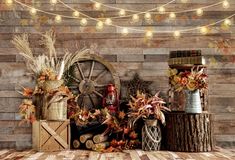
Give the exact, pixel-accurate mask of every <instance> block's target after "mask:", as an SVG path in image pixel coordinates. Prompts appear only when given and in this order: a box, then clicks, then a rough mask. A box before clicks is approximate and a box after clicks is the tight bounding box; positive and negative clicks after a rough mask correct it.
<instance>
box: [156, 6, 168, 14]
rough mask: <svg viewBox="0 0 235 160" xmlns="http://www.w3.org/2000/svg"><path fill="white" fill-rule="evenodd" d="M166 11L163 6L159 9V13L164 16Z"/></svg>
mask: <svg viewBox="0 0 235 160" xmlns="http://www.w3.org/2000/svg"><path fill="white" fill-rule="evenodd" d="M165 11H166V10H165V8H164V7H163V6H161V7H159V8H158V12H159V13H161V14H163V13H164V12H165Z"/></svg>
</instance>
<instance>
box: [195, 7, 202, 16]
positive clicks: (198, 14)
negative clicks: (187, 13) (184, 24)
mask: <svg viewBox="0 0 235 160" xmlns="http://www.w3.org/2000/svg"><path fill="white" fill-rule="evenodd" d="M196 13H197V16H202V15H203V10H202V9H201V8H198V9H197V10H196Z"/></svg>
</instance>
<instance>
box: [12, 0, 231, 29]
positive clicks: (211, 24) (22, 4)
mask: <svg viewBox="0 0 235 160" xmlns="http://www.w3.org/2000/svg"><path fill="white" fill-rule="evenodd" d="M14 1H15V2H16V3H18V4H20V5H21V6H23V7H27V8H29V9H30V8H34V7H32V6H30V5H27V4H24V3H22V2H20V1H18V0H14ZM71 8H72V7H71ZM35 9H36V10H37V11H38V12H41V13H45V14H48V15H52V16H58V15H59V16H61V17H63V18H70V19H78V17H73V16H67V15H61V14H56V13H52V12H47V11H44V10H41V9H38V8H35ZM81 14H82V15H84V16H86V17H87V18H89V19H91V20H94V21H96V22H99V19H96V18H93V17H90V16H88V15H86V14H84V13H81ZM234 16H235V13H234V14H232V15H230V16H228V17H226V18H224V19H221V20H219V21H216V22H214V23H210V24H207V25H202V26H198V27H193V28H188V29H182V30H177V31H178V32H180V33H183V32H189V31H193V30H198V29H200V28H202V27H210V26H214V25H216V24H220V23H222V22H224V20H226V19H230V18H232V17H234ZM111 26H114V27H117V28H120V29H123V28H127V27H124V26H119V25H114V24H111ZM128 30H132V31H137V32H141V33H143V32H144V33H145V32H146V30H144V29H137V28H133V27H128ZM152 32H153V33H174V32H175V30H164V31H156V30H154V31H152Z"/></svg>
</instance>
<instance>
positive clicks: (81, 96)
mask: <svg viewBox="0 0 235 160" xmlns="http://www.w3.org/2000/svg"><path fill="white" fill-rule="evenodd" d="M84 96H85V95H83V94H82V95H80V96H79V99H80V100H81V103H80V106H81V107H83V104H84V103H83V101H84Z"/></svg>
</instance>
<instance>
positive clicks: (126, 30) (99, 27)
mask: <svg viewBox="0 0 235 160" xmlns="http://www.w3.org/2000/svg"><path fill="white" fill-rule="evenodd" d="M7 1H8V2H9V1H10V0H7ZM14 1H15V2H16V3H17V4H20V5H21V6H23V7H26V8H28V9H29V13H30V14H31V15H36V14H37V12H42V13H45V14H48V15H51V16H54V18H55V22H56V23H60V22H61V21H62V17H63V18H73V19H80V24H81V25H82V26H86V25H87V23H88V22H87V19H86V18H89V19H91V20H94V21H96V22H97V24H96V29H97V30H102V29H103V27H104V23H103V21H101V20H100V19H97V18H93V17H91V16H89V15H86V14H84V13H81V14H82V15H84V16H85V17H86V18H80V17H79V14H80V12H79V11H77V10H75V9H74V8H72V7H70V6H69V5H67V4H65V3H64V5H66V6H67V7H70V9H72V10H73V11H74V12H73V15H72V16H67V15H61V14H56V13H53V12H48V11H44V10H41V9H38V8H34V7H33V6H30V5H27V4H25V3H22V2H20V1H18V0H14ZM51 1H53V0H51ZM62 3H63V2H62ZM7 4H8V5H9V4H10V3H7ZM234 16H235V13H234V14H232V15H230V16H228V17H226V18H224V19H221V20H219V21H216V22H214V23H210V24H207V25H202V26H198V27H193V28H188V29H182V30H164V31H157V30H154V31H151V30H147V31H146V30H143V29H139V28H133V27H124V26H119V25H115V24H112V23H109V24H108V23H106V22H105V24H106V25H110V26H114V27H117V28H119V29H121V30H122V34H123V35H127V34H128V33H129V30H132V31H138V32H141V33H145V36H146V38H149V39H151V38H152V37H153V34H154V33H171V34H173V36H174V37H175V38H179V37H180V36H181V33H184V32H189V31H193V30H199V31H200V33H201V34H207V33H208V27H210V26H214V25H216V24H219V23H222V22H223V23H224V24H225V25H226V26H231V25H232V22H231V20H230V19H231V18H232V17H234Z"/></svg>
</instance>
